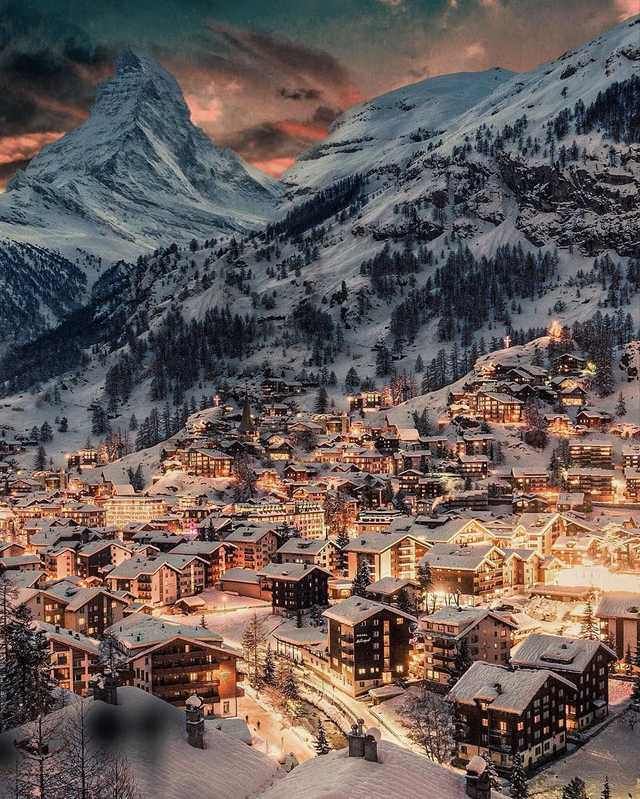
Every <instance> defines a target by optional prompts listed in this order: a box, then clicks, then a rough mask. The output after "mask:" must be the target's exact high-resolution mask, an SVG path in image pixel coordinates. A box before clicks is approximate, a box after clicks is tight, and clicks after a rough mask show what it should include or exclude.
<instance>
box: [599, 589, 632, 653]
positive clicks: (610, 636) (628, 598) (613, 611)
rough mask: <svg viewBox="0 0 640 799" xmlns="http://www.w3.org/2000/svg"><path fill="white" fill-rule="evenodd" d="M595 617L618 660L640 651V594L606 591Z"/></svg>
mask: <svg viewBox="0 0 640 799" xmlns="http://www.w3.org/2000/svg"><path fill="white" fill-rule="evenodd" d="M595 615H596V617H597V618H598V619H600V629H601V631H602V633H603V634H604V635H605V637H606V638H607V640H609V641H611V645H612V647H613V649H614V650H615V653H616V655H617V657H618V660H622V659H623V658H624V657H625V655H626V654H627V653H631V655H632V656H633V655H634V654H635V653H637V652H638V651H639V650H640V593H632V592H631V591H606V592H605V593H603V594H602V596H601V597H600V602H599V603H598V607H597V608H596V614H595Z"/></svg>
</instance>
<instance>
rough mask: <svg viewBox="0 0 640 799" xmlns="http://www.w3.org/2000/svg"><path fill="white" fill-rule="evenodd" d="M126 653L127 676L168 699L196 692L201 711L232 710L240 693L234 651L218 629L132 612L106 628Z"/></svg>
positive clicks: (180, 699) (234, 712)
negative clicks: (204, 708)
mask: <svg viewBox="0 0 640 799" xmlns="http://www.w3.org/2000/svg"><path fill="white" fill-rule="evenodd" d="M108 632H109V634H110V635H111V636H112V637H113V639H114V640H115V642H116V645H117V646H118V648H119V650H120V652H121V653H122V654H123V655H124V656H125V657H126V663H127V666H128V669H129V675H130V676H129V681H130V682H131V684H133V685H134V686H135V687H136V688H142V689H143V690H144V691H146V692H147V693H151V694H153V695H154V696H157V697H159V698H161V699H164V700H165V701H166V702H170V703H171V704H173V705H184V703H185V701H186V700H187V699H188V698H189V697H190V696H191V695H192V694H193V693H194V692H197V693H198V696H200V697H201V698H202V699H203V700H204V702H205V707H206V708H207V712H208V713H210V714H215V715H216V716H236V715H237V699H238V698H239V697H240V696H242V695H243V693H242V689H241V688H240V687H239V686H238V684H237V683H238V680H239V679H241V675H240V673H239V669H238V668H237V661H238V659H239V658H240V653H239V652H238V651H236V650H235V649H232V648H231V647H229V646H228V645H227V644H226V643H225V642H224V640H223V638H222V636H221V635H220V634H219V633H216V632H214V631H213V630H208V629H206V628H204V627H200V626H189V625H185V624H176V623H174V622H170V621H164V620H162V619H159V618H156V617H153V616H146V615H144V614H135V615H133V616H130V617H129V618H128V619H125V620H123V621H122V622H120V623H119V624H115V625H113V627H111V628H109V630H108Z"/></svg>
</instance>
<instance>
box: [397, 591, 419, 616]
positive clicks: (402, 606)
mask: <svg viewBox="0 0 640 799" xmlns="http://www.w3.org/2000/svg"><path fill="white" fill-rule="evenodd" d="M396 604H397V605H398V609H399V610H401V611H402V612H403V613H415V608H414V607H413V605H412V604H411V599H410V598H409V593H408V592H407V589H406V588H401V589H400V590H399V591H398V599H397V603H396Z"/></svg>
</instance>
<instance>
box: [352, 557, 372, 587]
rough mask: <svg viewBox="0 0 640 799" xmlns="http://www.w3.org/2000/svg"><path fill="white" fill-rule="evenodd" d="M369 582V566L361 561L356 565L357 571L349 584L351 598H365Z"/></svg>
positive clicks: (364, 561)
mask: <svg viewBox="0 0 640 799" xmlns="http://www.w3.org/2000/svg"><path fill="white" fill-rule="evenodd" d="M370 582H371V575H370V573H369V564H368V563H367V561H366V560H361V561H360V563H358V570H357V571H356V576H355V577H354V578H353V582H352V583H351V586H352V588H351V593H352V594H353V596H366V593H367V587H368V586H369V584H370Z"/></svg>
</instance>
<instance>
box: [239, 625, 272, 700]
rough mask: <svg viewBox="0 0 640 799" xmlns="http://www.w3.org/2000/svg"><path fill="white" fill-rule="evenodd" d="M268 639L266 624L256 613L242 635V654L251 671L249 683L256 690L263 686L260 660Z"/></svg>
mask: <svg viewBox="0 0 640 799" xmlns="http://www.w3.org/2000/svg"><path fill="white" fill-rule="evenodd" d="M266 638H267V634H266V631H265V629H264V622H263V621H262V620H261V619H258V615H257V614H256V613H254V614H253V618H252V619H251V621H250V622H249V623H248V624H247V626H246V627H245V629H244V632H243V634H242V652H243V657H244V660H245V663H246V664H247V668H248V671H249V674H248V677H249V683H250V684H251V685H252V686H253V687H254V688H256V689H258V688H260V686H261V684H262V674H261V671H260V659H261V656H262V649H263V647H264V642H265V640H266Z"/></svg>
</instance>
